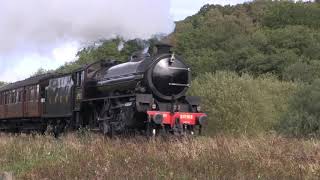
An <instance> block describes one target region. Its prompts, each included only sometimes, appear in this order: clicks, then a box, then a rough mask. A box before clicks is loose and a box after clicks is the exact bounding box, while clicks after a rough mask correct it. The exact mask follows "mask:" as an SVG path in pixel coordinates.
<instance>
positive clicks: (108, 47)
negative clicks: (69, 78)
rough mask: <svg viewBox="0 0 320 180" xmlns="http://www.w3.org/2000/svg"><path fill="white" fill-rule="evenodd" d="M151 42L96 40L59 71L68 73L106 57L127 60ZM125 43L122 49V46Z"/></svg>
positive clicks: (117, 39)
mask: <svg viewBox="0 0 320 180" xmlns="http://www.w3.org/2000/svg"><path fill="white" fill-rule="evenodd" d="M148 43H149V42H147V41H144V40H140V39H135V40H130V41H126V42H125V41H124V40H122V39H120V38H116V39H111V40H106V41H101V42H96V43H95V44H94V45H91V46H88V47H85V48H83V49H82V50H80V51H79V52H78V53H77V56H78V57H79V59H78V60H77V61H74V62H71V63H67V64H65V65H64V66H61V67H60V68H59V69H58V70H57V71H58V72H62V73H67V72H70V71H73V70H75V69H78V68H80V67H82V66H83V65H86V64H90V63H93V62H95V61H99V60H104V59H115V60H118V61H123V62H125V61H127V60H128V59H129V57H130V56H131V55H132V53H133V52H136V51H140V50H143V49H144V48H145V47H146V46H147V44H148ZM121 45H123V47H122V49H121V48H120V47H121Z"/></svg>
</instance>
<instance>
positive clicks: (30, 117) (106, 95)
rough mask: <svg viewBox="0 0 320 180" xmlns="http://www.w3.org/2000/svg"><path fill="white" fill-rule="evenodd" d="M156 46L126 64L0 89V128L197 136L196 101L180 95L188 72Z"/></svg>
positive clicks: (108, 63)
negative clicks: (149, 51) (153, 49)
mask: <svg viewBox="0 0 320 180" xmlns="http://www.w3.org/2000/svg"><path fill="white" fill-rule="evenodd" d="M156 47H157V50H156V52H155V53H153V55H152V56H150V55H149V53H135V54H134V55H133V56H132V57H131V59H130V60H129V61H128V62H126V63H120V62H118V61H115V60H102V61H98V62H95V63H93V64H90V65H87V66H84V67H82V68H80V69H78V70H76V71H74V72H72V73H70V74H45V75H40V76H36V77H32V78H29V79H26V80H24V81H20V82H16V83H13V84H9V85H7V86H4V87H2V88H0V128H1V129H2V130H15V131H23V130H41V131H46V130H50V129H51V130H52V131H53V132H54V133H55V134H58V133H60V132H62V131H64V130H66V129H79V128H81V127H87V128H89V129H90V130H96V131H101V132H103V133H104V134H106V135H110V136H112V135H114V134H122V133H127V132H139V133H144V134H147V135H157V134H159V133H172V134H195V133H201V129H202V127H203V126H204V125H205V123H206V114H204V113H202V112H201V108H200V99H199V97H192V96H186V92H187V89H188V88H189V87H190V80H191V78H190V68H189V67H188V66H187V65H186V64H185V63H184V62H183V61H182V58H180V57H178V56H176V55H175V54H174V53H173V52H171V46H169V45H164V44H162V45H157V46H156Z"/></svg>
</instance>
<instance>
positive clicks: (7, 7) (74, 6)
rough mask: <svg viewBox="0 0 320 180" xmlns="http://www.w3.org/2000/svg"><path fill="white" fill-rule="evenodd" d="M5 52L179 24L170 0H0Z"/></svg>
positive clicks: (0, 48)
mask: <svg viewBox="0 0 320 180" xmlns="http://www.w3.org/2000/svg"><path fill="white" fill-rule="evenodd" d="M0 27H1V28H0V55H1V53H4V52H8V51H12V50H15V49H17V48H20V49H24V50H26V48H27V49H29V48H31V49H33V50H34V49H41V50H46V49H50V48H51V47H50V46H54V45H55V44H57V43H61V42H65V41H77V42H88V41H89V42H90V41H95V40H98V39H108V38H112V37H115V36H121V37H123V38H125V39H132V38H149V37H150V36H151V35H153V34H156V33H168V32H170V31H171V30H172V28H173V21H172V19H171V17H170V1H169V0H134V1H133V0H23V1H21V0H0Z"/></svg>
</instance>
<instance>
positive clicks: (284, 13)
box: [262, 1, 320, 28]
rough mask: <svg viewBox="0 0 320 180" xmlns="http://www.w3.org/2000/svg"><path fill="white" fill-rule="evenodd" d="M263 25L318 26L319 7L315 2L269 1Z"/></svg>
mask: <svg viewBox="0 0 320 180" xmlns="http://www.w3.org/2000/svg"><path fill="white" fill-rule="evenodd" d="M262 23H263V25H265V26H268V27H272V28H279V27H285V26H286V25H305V26H308V27H312V28H320V8H319V4H316V3H305V2H297V3H294V2H293V1H275V2H274V3H270V7H269V8H268V10H267V12H266V14H265V16H264V18H263V21H262Z"/></svg>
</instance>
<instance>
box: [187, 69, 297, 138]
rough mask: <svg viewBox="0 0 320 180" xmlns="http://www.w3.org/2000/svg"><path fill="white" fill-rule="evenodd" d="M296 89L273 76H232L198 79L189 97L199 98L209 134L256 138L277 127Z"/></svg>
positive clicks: (227, 73) (211, 76)
mask: <svg viewBox="0 0 320 180" xmlns="http://www.w3.org/2000/svg"><path fill="white" fill-rule="evenodd" d="M296 89H297V85H296V84H294V83H289V82H281V81H278V80H277V79H276V78H275V77H273V76H270V75H268V76H264V77H259V78H253V77H252V76H250V75H248V74H243V75H242V76H241V77H240V76H238V75H237V74H235V73H232V72H217V73H215V74H212V73H206V74H202V75H200V76H198V77H197V78H196V79H195V80H194V81H193V84H192V88H191V89H190V93H191V94H192V95H198V96H201V97H202V99H203V102H202V104H203V109H204V111H205V112H206V113H207V114H208V117H209V127H208V133H209V134H217V133H231V134H247V135H253V134H259V133H263V132H268V131H270V130H272V129H273V127H274V126H275V125H276V124H278V122H279V118H280V117H281V114H282V113H284V112H286V110H287V105H288V103H287V101H288V98H289V97H290V96H291V95H292V94H293V92H295V90H296Z"/></svg>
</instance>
